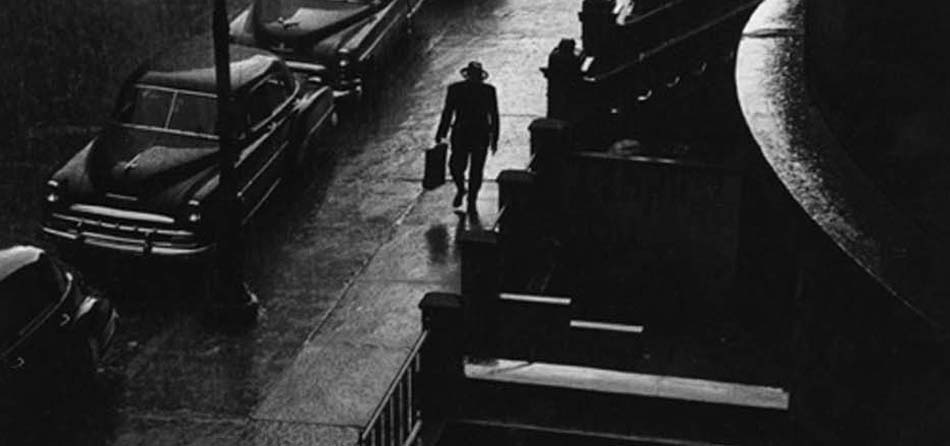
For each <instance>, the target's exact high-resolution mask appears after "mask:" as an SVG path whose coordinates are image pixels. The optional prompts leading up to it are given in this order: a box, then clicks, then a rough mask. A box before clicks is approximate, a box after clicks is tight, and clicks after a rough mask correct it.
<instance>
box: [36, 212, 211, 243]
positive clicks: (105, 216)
mask: <svg viewBox="0 0 950 446" xmlns="http://www.w3.org/2000/svg"><path fill="white" fill-rule="evenodd" d="M47 226H48V227H49V228H50V229H53V230H57V231H62V232H67V233H69V234H73V235H75V236H77V238H78V237H96V238H102V239H107V240H110V241H113V242H116V243H125V244H142V245H144V244H147V243H150V244H151V245H153V246H182V245H193V244H196V237H195V233H194V232H193V231H189V230H184V229H181V228H179V227H176V226H175V220H174V219H173V218H171V217H168V216H165V215H160V214H152V213H144V212H132V211H125V210H120V209H115V208H109V207H103V206H93V205H83V204H76V205H72V206H70V208H69V210H68V211H67V212H53V213H52V214H51V215H50V218H49V220H48V222H47Z"/></svg>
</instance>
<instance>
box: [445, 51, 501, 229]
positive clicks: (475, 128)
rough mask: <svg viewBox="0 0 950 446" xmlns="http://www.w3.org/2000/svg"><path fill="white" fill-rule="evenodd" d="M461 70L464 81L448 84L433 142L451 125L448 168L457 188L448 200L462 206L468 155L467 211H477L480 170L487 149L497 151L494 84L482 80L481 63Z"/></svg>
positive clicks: (496, 106)
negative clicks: (469, 167) (469, 166)
mask: <svg viewBox="0 0 950 446" xmlns="http://www.w3.org/2000/svg"><path fill="white" fill-rule="evenodd" d="M461 73H462V77H464V78H465V80H464V81H461V82H456V83H454V84H452V85H449V90H448V93H447V94H446V96H445V108H444V109H443V110H442V119H441V121H440V122H439V130H438V132H437V133H436V135H435V140H436V142H437V143H439V142H442V139H443V138H445V135H446V134H447V133H448V131H449V127H450V126H451V128H452V136H451V141H450V142H451V146H452V153H451V155H449V171H450V172H451V174H452V180H453V181H455V187H456V188H457V192H456V194H455V198H454V199H453V200H452V205H453V206H455V207H459V206H461V205H462V197H464V196H465V194H466V189H465V168H466V167H467V166H468V164H469V158H471V169H470V170H469V180H468V191H467V193H468V210H469V211H470V212H477V209H476V207H475V203H476V202H477V200H478V190H479V189H480V188H481V186H482V174H483V172H482V170H483V169H484V167H485V158H486V156H487V155H488V148H489V146H490V147H491V151H492V153H495V152H496V151H498V98H497V96H496V94H495V87H493V86H491V85H489V84H486V83H485V79H488V73H487V72H486V71H485V70H484V69H482V64H480V63H478V62H470V63H469V64H468V66H466V67H465V68H463V69H462V70H461Z"/></svg>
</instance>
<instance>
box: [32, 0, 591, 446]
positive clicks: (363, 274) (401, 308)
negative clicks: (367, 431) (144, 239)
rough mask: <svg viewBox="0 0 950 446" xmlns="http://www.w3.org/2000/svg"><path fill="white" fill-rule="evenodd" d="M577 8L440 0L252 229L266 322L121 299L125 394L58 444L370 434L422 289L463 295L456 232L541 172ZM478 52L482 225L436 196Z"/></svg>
mask: <svg viewBox="0 0 950 446" xmlns="http://www.w3.org/2000/svg"><path fill="white" fill-rule="evenodd" d="M579 9H580V1H566V0H484V1H478V0H429V2H428V4H426V5H425V6H424V7H423V9H422V10H421V11H420V13H419V15H418V16H417V17H416V20H415V23H414V29H413V34H412V35H411V37H410V39H409V42H408V43H407V45H406V47H405V48H404V49H403V51H404V53H403V54H401V55H400V56H399V57H397V63H395V64H394V65H393V66H392V67H391V68H390V71H389V72H388V73H385V75H384V82H383V85H384V86H385V90H384V91H380V92H378V93H377V94H375V95H372V97H370V98H369V99H368V100H367V103H366V104H364V106H363V107H362V108H361V109H360V110H358V112H357V113H356V116H355V117H354V119H351V120H349V121H348V122H344V123H343V124H341V126H340V127H339V128H338V129H337V131H336V132H335V134H334V135H333V136H332V137H331V139H332V140H331V141H329V143H328V144H327V146H328V148H329V150H328V151H327V152H326V153H323V154H321V155H320V156H317V157H315V160H314V161H313V164H314V165H313V167H312V168H311V169H309V172H308V175H305V178H301V179H298V180H297V181H295V182H294V183H293V185H291V186H290V187H288V188H286V189H287V190H284V191H282V192H281V195H280V196H279V200H278V201H279V202H277V203H272V204H273V205H272V206H269V207H268V209H267V210H266V211H265V212H264V213H263V214H262V215H261V216H260V217H259V218H258V219H257V221H256V222H255V223H254V224H253V225H252V228H251V230H250V231H249V235H248V237H247V240H246V244H247V251H248V261H247V265H246V266H247V271H248V272H247V274H248V281H249V282H250V285H251V287H252V288H253V289H254V290H255V291H256V293H257V294H258V296H259V297H260V299H261V302H262V307H263V313H262V317H261V320H260V323H259V325H258V326H257V327H256V328H254V329H251V330H249V331H247V332H244V333H239V334H229V333H222V332H220V331H216V330H214V329H211V328H208V327H206V326H205V325H203V324H202V323H201V322H200V321H199V319H198V318H197V317H196V316H195V315H194V312H193V311H177V310H174V309H170V308H172V307H175V304H164V306H163V304H157V303H154V301H152V300H147V301H144V302H143V301H141V300H140V301H139V302H137V303H128V302H123V301H122V300H121V299H120V300H119V301H118V304H119V306H120V311H122V306H123V305H126V308H127V311H126V312H125V313H126V314H125V315H126V317H125V318H124V322H125V324H123V325H122V326H121V327H120V330H122V331H123V332H121V333H120V335H119V337H118V340H117V344H116V346H115V351H114V352H113V353H111V354H110V357H109V358H107V366H108V367H107V368H108V370H107V373H111V374H112V375H113V379H112V384H111V390H112V391H113V393H114V395H111V396H109V397H106V398H98V400H101V401H99V403H98V404H99V405H98V406H97V407H96V408H95V410H88V411H85V412H86V413H85V414H84V415H82V416H80V417H79V418H80V419H84V420H85V421H83V422H75V423H73V424H70V423H66V425H65V426H66V427H61V428H59V430H60V431H62V432H59V433H57V434H55V435H54V434H49V435H52V436H53V437H55V438H58V439H63V440H66V441H65V442H63V444H67V443H68V444H116V445H166V444H168V445H235V444H237V445H271V444H274V445H276V444H281V445H297V444H300V445H305V444H306V445H314V444H347V443H352V442H354V441H355V440H356V438H357V435H358V433H359V431H360V429H361V428H362V427H363V426H364V425H365V424H366V423H367V422H368V421H369V417H370V415H371V412H372V411H373V409H374V408H375V407H376V405H377V404H378V402H379V400H380V398H381V397H382V396H383V394H384V393H385V391H386V389H387V387H388V385H389V383H390V382H391V380H392V379H393V378H394V376H395V374H396V372H397V369H398V368H399V367H400V365H401V364H402V362H403V361H404V360H405V359H406V356H407V353H408V351H409V349H410V348H411V346H412V345H413V343H414V342H415V340H416V338H417V336H418V335H419V333H420V329H421V327H420V323H421V317H420V313H419V310H418V308H417V305H418V302H419V301H420V300H421V298H422V296H423V295H424V294H425V293H426V292H429V291H458V287H459V257H458V251H457V248H456V246H455V236H456V232H457V230H458V228H459V227H460V225H470V226H474V225H483V226H486V227H487V226H490V225H491V224H493V223H494V218H495V215H496V213H497V186H496V184H495V183H494V181H493V180H494V178H495V177H496V176H497V175H498V173H499V172H500V171H502V170H503V169H508V168H522V167H524V166H525V165H526V164H527V162H528V157H529V155H528V147H529V134H528V131H527V127H528V124H529V123H530V122H531V121H532V120H533V119H534V118H537V117H540V116H542V115H543V114H544V111H545V81H544V77H543V75H542V74H541V73H540V72H539V71H538V68H539V67H541V66H543V65H545V64H546V57H547V54H548V52H549V51H550V50H551V49H552V48H553V47H554V46H555V45H556V44H557V42H558V40H559V39H560V38H561V37H574V36H577V35H578V34H579V22H578V21H577V11H578V10H579ZM470 60H479V61H481V62H482V63H483V65H484V66H485V68H486V69H487V70H488V71H489V72H490V74H491V77H490V78H489V80H488V81H489V82H490V83H492V84H493V85H495V87H496V88H497V90H498V94H499V108H500V112H501V121H502V125H501V141H500V144H499V152H498V154H497V155H495V156H492V157H490V158H489V159H488V162H487V165H486V180H487V181H486V184H485V186H484V189H483V192H482V194H481V195H480V196H479V202H478V207H479V211H480V213H479V217H478V219H469V217H461V216H460V215H458V214H456V213H455V212H453V209H452V207H451V204H450V201H451V197H452V194H453V193H454V187H453V186H452V185H451V183H447V184H446V185H445V186H442V187H440V188H439V189H436V190H434V191H429V192H424V191H423V190H422V188H421V177H422V172H423V150H424V149H426V148H428V147H430V146H431V145H432V144H433V137H434V134H435V127H436V125H437V122H438V118H439V114H440V111H441V106H442V103H443V100H444V91H445V87H446V86H447V85H448V84H449V83H450V82H453V81H456V80H459V79H460V76H459V73H458V70H459V69H460V68H461V67H463V66H464V65H465V64H467V63H468V61H470ZM170 282H175V280H174V279H171V280H170ZM178 285H179V286H182V287H184V289H187V285H188V284H178ZM185 295H187V293H185ZM184 300H186V301H187V297H186V298H185V299H184ZM183 306H185V307H187V305H183ZM156 314H157V316H156ZM90 420H91V421H90ZM56 431H57V429H52V430H51V432H56ZM34 434H36V433H34ZM36 435H38V436H37V437H34V438H33V440H34V441H37V442H38V443H47V442H48V441H43V440H37V438H40V439H43V438H45V439H46V440H49V438H48V437H43V436H42V435H39V434H36ZM24 443H28V441H24Z"/></svg>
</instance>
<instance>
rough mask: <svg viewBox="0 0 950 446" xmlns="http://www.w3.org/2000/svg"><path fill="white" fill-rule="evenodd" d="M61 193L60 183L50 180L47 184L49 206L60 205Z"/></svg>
mask: <svg viewBox="0 0 950 446" xmlns="http://www.w3.org/2000/svg"><path fill="white" fill-rule="evenodd" d="M60 198H61V197H60V193H59V182H58V181H56V180H49V181H47V182H46V202H47V203H49V204H56V203H59V200H60Z"/></svg>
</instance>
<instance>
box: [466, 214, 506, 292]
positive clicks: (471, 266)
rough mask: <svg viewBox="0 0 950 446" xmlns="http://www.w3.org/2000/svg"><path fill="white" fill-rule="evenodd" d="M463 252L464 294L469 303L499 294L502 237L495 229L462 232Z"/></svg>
mask: <svg viewBox="0 0 950 446" xmlns="http://www.w3.org/2000/svg"><path fill="white" fill-rule="evenodd" d="M458 244H459V247H460V249H461V255H462V295H464V296H465V298H466V300H467V303H471V304H475V305H477V304H478V303H480V302H484V301H490V300H494V299H496V298H497V297H498V288H499V284H500V279H501V278H500V275H501V268H500V265H499V262H500V260H501V259H500V256H499V252H498V236H497V234H495V232H493V231H464V232H462V233H461V234H460V235H459V240H458Z"/></svg>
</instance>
